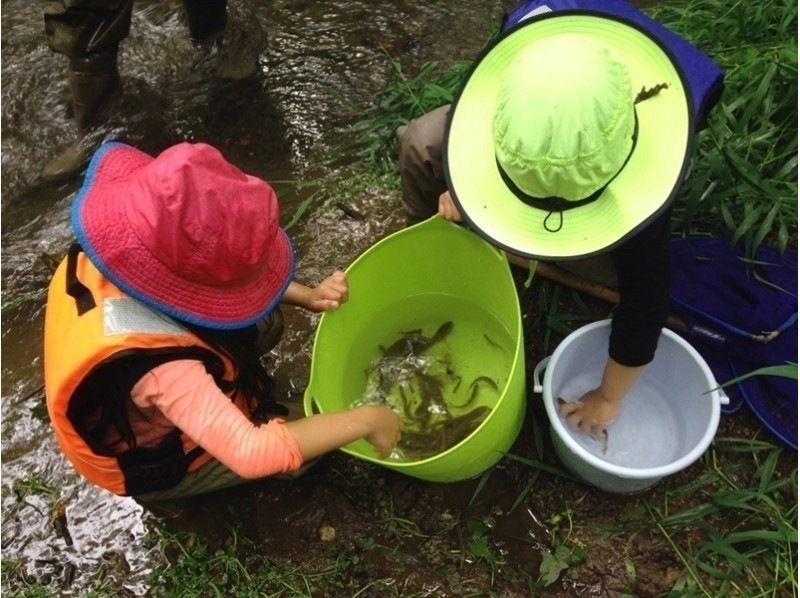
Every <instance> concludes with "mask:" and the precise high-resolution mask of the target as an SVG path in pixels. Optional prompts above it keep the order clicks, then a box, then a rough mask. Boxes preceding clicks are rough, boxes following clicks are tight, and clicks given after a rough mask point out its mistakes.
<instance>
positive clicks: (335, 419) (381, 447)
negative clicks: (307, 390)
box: [286, 405, 403, 461]
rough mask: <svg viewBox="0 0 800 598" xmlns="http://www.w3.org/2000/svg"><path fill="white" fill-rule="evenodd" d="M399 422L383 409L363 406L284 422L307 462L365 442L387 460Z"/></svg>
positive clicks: (397, 437)
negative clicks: (354, 443) (357, 442)
mask: <svg viewBox="0 0 800 598" xmlns="http://www.w3.org/2000/svg"><path fill="white" fill-rule="evenodd" d="M402 427H403V426H402V420H401V419H400V417H398V415H397V414H396V413H395V412H394V411H392V410H391V409H390V408H389V407H386V406H384V405H364V406H362V407H356V408H355V409H348V410H347V411H339V412H336V413H318V414H316V415H311V416H308V417H303V418H301V419H296V420H293V421H290V422H286V428H287V429H288V430H289V432H290V433H291V434H292V436H294V438H295V440H297V444H298V446H299V447H300V453H301V454H302V455H303V460H304V461H308V460H309V459H313V458H315V457H319V456H320V455H323V454H325V453H327V452H329V451H332V450H334V449H337V448H339V447H341V446H344V445H345V444H348V443H350V442H352V441H354V440H357V439H358V438H364V439H366V440H367V442H369V443H370V444H371V445H372V447H373V448H374V449H375V452H376V453H377V455H378V456H379V457H381V458H382V459H383V458H386V457H388V456H389V454H390V453H391V452H392V449H393V448H394V445H395V444H397V441H398V440H399V439H400V430H401V429H402Z"/></svg>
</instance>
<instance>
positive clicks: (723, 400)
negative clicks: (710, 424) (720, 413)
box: [714, 388, 731, 405]
mask: <svg viewBox="0 0 800 598" xmlns="http://www.w3.org/2000/svg"><path fill="white" fill-rule="evenodd" d="M714 392H715V393H717V399H718V400H719V404H720V405H730V402H731V399H730V397H729V396H728V395H727V394H725V391H724V390H722V389H721V388H717V389H716V390H715V391H714Z"/></svg>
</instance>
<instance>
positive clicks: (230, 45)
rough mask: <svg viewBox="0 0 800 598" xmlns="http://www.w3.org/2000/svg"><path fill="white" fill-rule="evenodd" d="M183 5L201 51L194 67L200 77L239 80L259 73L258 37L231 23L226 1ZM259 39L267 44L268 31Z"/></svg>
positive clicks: (191, 1) (190, 0)
mask: <svg viewBox="0 0 800 598" xmlns="http://www.w3.org/2000/svg"><path fill="white" fill-rule="evenodd" d="M183 4H184V7H185V9H186V17H187V21H188V23H189V36H190V38H191V40H192V44H193V45H194V47H195V48H196V49H197V51H198V58H197V62H196V65H195V68H196V69H197V70H198V74H199V76H200V77H201V78H205V77H206V76H211V77H216V78H217V79H230V80H234V81H238V80H242V79H248V78H250V77H252V76H253V75H255V74H256V73H257V72H258V55H259V53H260V51H259V49H258V47H257V43H256V41H257V40H253V39H249V37H251V36H248V35H247V33H245V32H244V31H243V30H241V27H240V26H239V23H237V22H233V23H231V22H230V20H229V19H228V13H227V4H228V3H227V0H211V1H207V2H198V1H197V0H184V3H183ZM259 38H260V39H259V40H258V43H262V44H263V43H265V41H266V34H265V32H264V33H263V34H262V35H259Z"/></svg>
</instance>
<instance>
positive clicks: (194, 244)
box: [72, 142, 294, 329]
mask: <svg viewBox="0 0 800 598" xmlns="http://www.w3.org/2000/svg"><path fill="white" fill-rule="evenodd" d="M72 227H73V229H74V231H75V234H76V235H77V237H78V242H79V243H80V244H81V246H82V247H83V250H84V251H85V252H86V254H87V255H88V256H89V258H90V259H91V261H92V263H93V264H94V265H95V266H96V267H97V268H98V269H99V270H100V271H101V272H102V273H103V275H104V276H105V277H106V278H108V279H109V280H110V281H111V282H113V283H114V284H115V285H116V286H118V287H119V288H120V289H121V290H123V291H124V292H126V293H127V294H129V295H131V296H132V297H134V298H136V299H138V300H139V301H142V302H143V303H145V304H147V305H149V306H151V307H153V308H155V309H157V310H158V311H161V312H163V313H165V314H167V315H169V316H172V317H174V318H176V319H178V320H182V321H184V322H188V323H191V324H197V325H200V326H205V327H208V328H220V329H232V328H243V327H245V326H248V325H250V324H253V323H255V322H256V321H258V320H259V319H261V318H263V317H264V316H266V315H267V314H268V313H269V312H270V311H272V309H274V308H275V306H276V305H277V304H278V302H279V301H280V298H281V297H282V296H283V293H284V291H285V290H286V287H287V286H288V285H289V283H290V282H291V280H292V278H293V277H294V255H293V251H292V245H291V242H290V241H289V238H288V237H287V236H286V233H285V232H284V231H283V230H282V229H281V228H280V226H279V222H278V198H277V196H276V194H275V191H273V189H272V187H270V186H269V185H268V184H267V183H266V182H265V181H263V180H261V179H259V178H257V177H254V176H250V175H247V174H244V173H243V172H242V171H240V170H239V169H238V168H236V167H235V166H233V165H232V164H230V163H229V162H228V161H226V160H225V158H223V157H222V154H220V153H219V151H217V150H216V149H214V148H213V147H211V146H209V145H206V144H204V143H196V144H192V143H179V144H178V145H175V146H173V147H170V148H169V149H166V150H164V151H163V152H162V153H161V154H159V155H158V156H157V157H155V158H153V157H152V156H150V155H148V154H146V153H144V152H141V151H139V150H137V149H135V148H133V147H131V146H128V145H125V144H122V143H116V142H114V143H107V144H105V145H103V146H102V147H100V149H98V150H97V152H95V154H94V157H93V158H92V161H91V163H90V164H89V169H88V172H87V174H86V179H85V180H84V183H83V186H82V187H81V190H80V191H79V193H78V196H77V198H76V200H75V202H74V204H73V205H72Z"/></svg>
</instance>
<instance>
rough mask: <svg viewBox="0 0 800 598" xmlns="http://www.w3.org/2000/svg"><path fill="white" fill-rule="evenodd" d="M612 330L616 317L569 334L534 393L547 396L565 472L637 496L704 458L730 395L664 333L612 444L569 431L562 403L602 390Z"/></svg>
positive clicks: (546, 363) (682, 343)
mask: <svg viewBox="0 0 800 598" xmlns="http://www.w3.org/2000/svg"><path fill="white" fill-rule="evenodd" d="M610 332H611V320H604V321H601V322H594V323H592V324H588V325H587V326H583V327H582V328H579V329H578V330H576V331H574V332H573V333H572V334H570V335H569V336H567V338H565V339H564V340H563V341H562V342H561V344H559V345H558V347H557V348H556V350H555V351H554V352H553V354H552V355H551V356H550V357H546V358H544V359H543V360H542V361H541V362H540V363H539V364H538V365H537V366H536V368H535V370H534V392H536V393H541V394H542V398H543V400H544V405H545V409H546V411H547V416H548V418H549V419H550V427H551V431H552V438H553V445H554V447H555V449H556V453H557V454H558V456H559V458H560V459H561V461H562V462H563V463H564V465H566V466H567V468H569V469H570V470H571V471H572V472H573V473H574V474H575V475H577V476H578V477H580V478H581V479H583V480H585V481H586V482H588V483H590V484H592V485H594V486H596V487H598V488H600V489H602V490H605V491H608V492H619V493H629V492H638V491H640V490H644V489H646V488H648V487H650V486H652V485H653V484H655V483H656V482H658V481H659V480H660V479H661V478H663V477H664V476H667V475H670V474H673V473H676V472H678V471H681V470H682V469H685V468H686V467H688V466H689V465H691V464H692V463H694V462H695V461H696V460H697V459H698V458H699V457H700V456H701V455H702V454H703V452H704V451H705V450H706V449H707V448H708V445H709V444H710V443H711V441H712V439H713V438H714V434H715V433H716V431H717V426H718V424H719V416H720V404H727V402H728V397H727V396H726V395H725V394H724V393H723V392H722V391H721V390H719V389H717V386H718V384H717V382H716V381H715V380H714V376H713V374H712V373H711V369H710V368H709V367H708V365H707V364H706V362H705V361H704V360H703V358H702V357H701V356H700V354H699V353H698V352H697V351H696V350H695V349H694V348H693V347H692V346H691V345H690V344H689V343H688V342H686V340H684V339H683V338H681V337H680V336H679V335H677V334H675V333H674V332H672V331H671V330H667V329H664V330H663V331H662V333H661V337H660V338H659V342H658V349H657V350H656V354H655V358H654V359H653V361H652V362H651V363H650V364H648V366H647V368H646V369H645V371H644V373H643V374H642V376H641V378H640V379H639V380H638V381H637V382H636V384H635V385H634V387H633V388H632V389H631V391H630V392H629V394H628V396H627V397H626V398H625V402H624V404H623V407H622V411H621V413H620V415H619V417H618V418H617V419H616V421H615V422H614V423H612V424H611V425H610V426H609V427H608V441H607V443H605V442H603V441H601V440H596V439H594V438H592V437H591V436H589V435H587V434H583V433H581V432H577V431H573V430H571V429H569V427H568V426H567V424H566V422H565V421H564V419H563V418H561V417H560V416H559V415H558V404H557V399H558V398H563V399H564V400H566V401H575V400H578V399H579V398H580V397H581V396H582V395H583V394H584V393H585V392H586V391H589V390H591V389H593V388H597V387H598V386H599V385H600V380H601V377H602V374H603V368H604V366H605V363H606V359H607V356H608V337H609V334H610ZM543 369H544V370H545V373H544V380H543V381H542V383H541V384H540V383H539V380H540V376H541V372H542V370H543Z"/></svg>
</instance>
